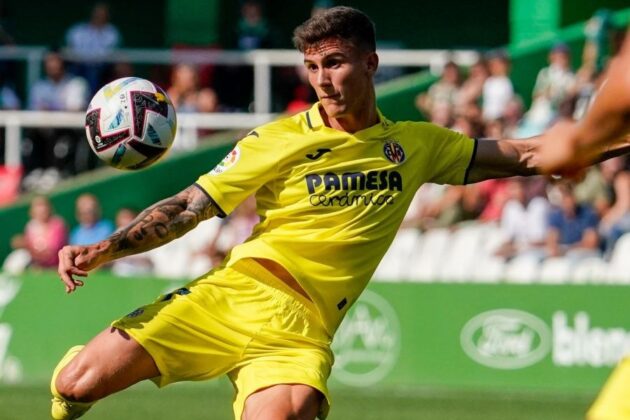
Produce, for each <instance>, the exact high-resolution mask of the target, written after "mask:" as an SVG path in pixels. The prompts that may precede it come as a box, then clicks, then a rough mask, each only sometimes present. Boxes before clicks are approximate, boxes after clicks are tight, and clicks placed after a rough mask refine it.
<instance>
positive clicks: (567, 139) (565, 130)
mask: <svg viewBox="0 0 630 420" xmlns="http://www.w3.org/2000/svg"><path fill="white" fill-rule="evenodd" d="M577 130H578V128H577V123H575V122H573V121H560V122H558V123H556V124H555V125H554V126H553V127H551V128H550V129H549V130H547V131H546V132H545V133H544V134H543V135H542V136H541V143H540V149H539V150H538V162H537V163H538V167H539V168H540V170H541V172H542V173H544V174H547V175H561V176H563V177H567V178H575V177H577V176H578V175H579V174H580V173H582V172H583V169H584V167H586V166H588V165H589V164H590V163H591V159H590V157H589V156H586V154H584V153H580V152H579V149H578V147H577Z"/></svg>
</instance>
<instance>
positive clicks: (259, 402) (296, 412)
mask: <svg viewBox="0 0 630 420" xmlns="http://www.w3.org/2000/svg"><path fill="white" fill-rule="evenodd" d="M322 400H323V396H322V394H321V393H320V392H319V391H318V390H316V389H315V388H312V387H310V386H308V385H301V384H279V385H274V386H270V387H268V388H265V389H262V390H259V391H257V392H255V393H253V394H251V395H250V396H249V397H248V398H247V400H246V401H245V407H244V409H243V414H242V419H243V420H274V419H299V420H313V419H315V417H317V414H318V413H319V411H320V406H321V404H322Z"/></svg>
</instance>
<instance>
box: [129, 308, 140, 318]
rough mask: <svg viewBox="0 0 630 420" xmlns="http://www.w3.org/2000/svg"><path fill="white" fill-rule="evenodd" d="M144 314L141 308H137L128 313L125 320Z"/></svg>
mask: <svg viewBox="0 0 630 420" xmlns="http://www.w3.org/2000/svg"><path fill="white" fill-rule="evenodd" d="M143 313H144V309H142V308H138V309H136V310H135V311H132V312H130V313H128V314H127V318H135V317H137V316H140V315H142V314H143Z"/></svg>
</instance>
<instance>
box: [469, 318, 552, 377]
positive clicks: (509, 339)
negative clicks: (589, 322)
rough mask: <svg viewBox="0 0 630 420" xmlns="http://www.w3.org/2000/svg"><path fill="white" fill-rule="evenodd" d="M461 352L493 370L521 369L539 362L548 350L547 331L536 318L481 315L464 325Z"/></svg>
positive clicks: (549, 332) (549, 343)
mask: <svg viewBox="0 0 630 420" xmlns="http://www.w3.org/2000/svg"><path fill="white" fill-rule="evenodd" d="M460 342H461V345H462V349H463V350H464V352H465V353H466V354H467V355H468V357H470V358H471V359H473V360H474V361H475V362H477V363H479V364H482V365H484V366H488V367H491V368H496V369H521V368H524V367H527V366H531V365H533V364H535V363H537V362H539V361H540V360H542V359H543V358H544V357H545V356H546V355H547V354H548V353H549V351H550V349H551V331H550V330H549V327H548V326H547V324H545V323H544V322H543V321H542V320H541V319H540V318H538V317H536V316H534V315H532V314H529V313H527V312H523V311H518V310H515V309H497V310H493V311H488V312H483V313H481V314H479V315H477V316H476V317H474V318H472V319H471V320H470V321H468V322H467V323H466V325H464V328H463V329H462V332H461V335H460Z"/></svg>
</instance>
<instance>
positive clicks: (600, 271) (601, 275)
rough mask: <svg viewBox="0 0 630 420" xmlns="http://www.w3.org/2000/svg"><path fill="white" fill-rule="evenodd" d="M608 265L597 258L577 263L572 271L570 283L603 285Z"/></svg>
mask: <svg viewBox="0 0 630 420" xmlns="http://www.w3.org/2000/svg"><path fill="white" fill-rule="evenodd" d="M607 269H608V265H607V264H606V262H605V261H604V260H602V259H601V258H598V257H591V258H585V259H583V260H582V261H579V262H578V263H577V264H576V266H575V268H574V269H573V274H572V275H571V283H574V284H585V283H603V282H605V281H606V271H607Z"/></svg>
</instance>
